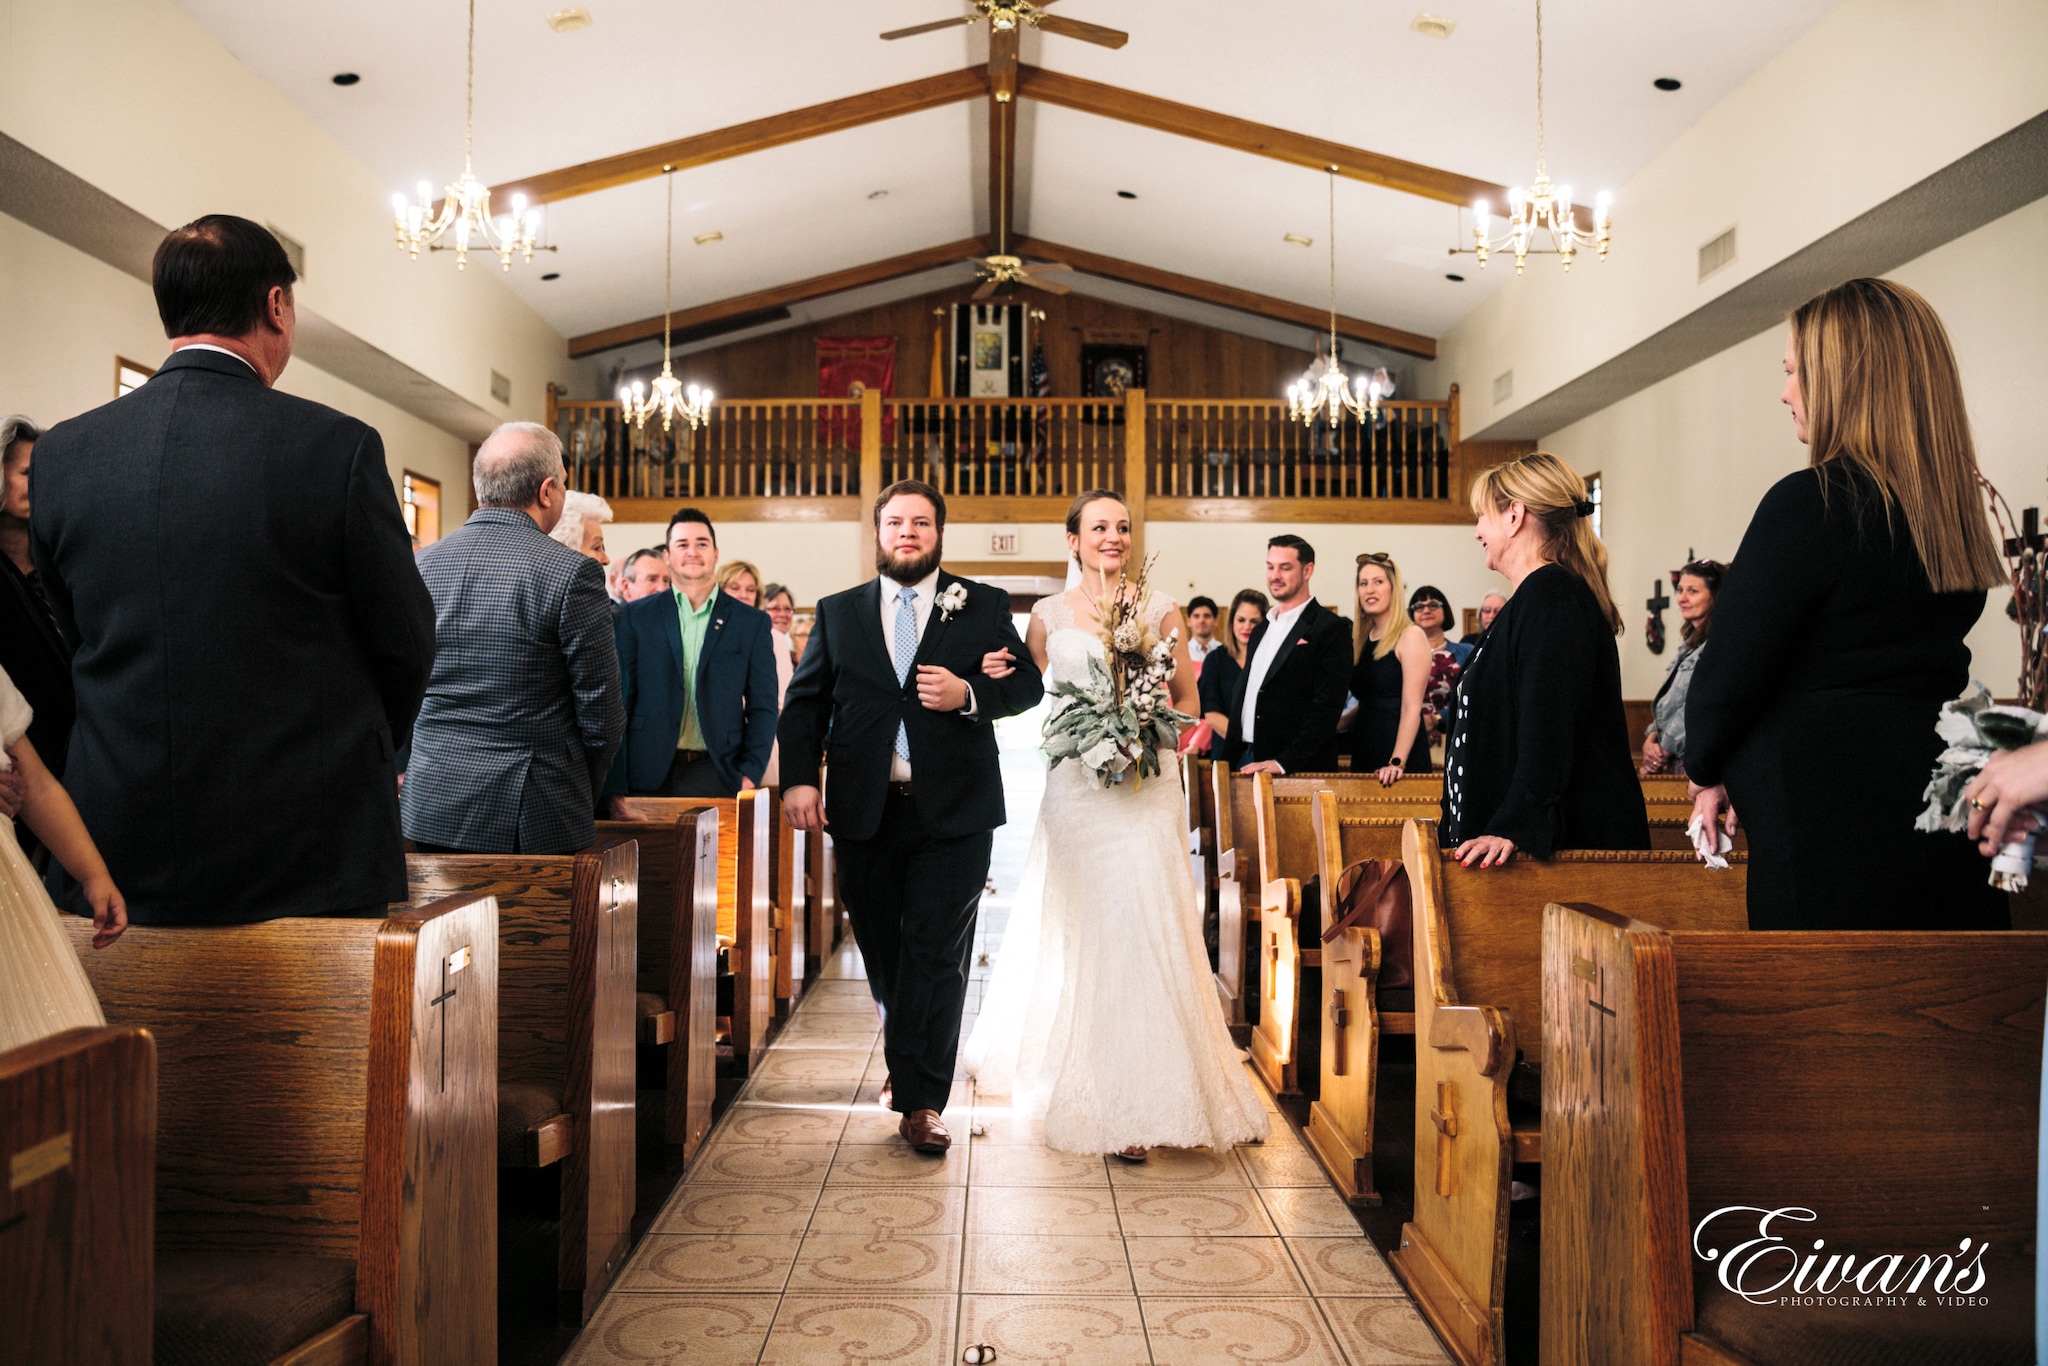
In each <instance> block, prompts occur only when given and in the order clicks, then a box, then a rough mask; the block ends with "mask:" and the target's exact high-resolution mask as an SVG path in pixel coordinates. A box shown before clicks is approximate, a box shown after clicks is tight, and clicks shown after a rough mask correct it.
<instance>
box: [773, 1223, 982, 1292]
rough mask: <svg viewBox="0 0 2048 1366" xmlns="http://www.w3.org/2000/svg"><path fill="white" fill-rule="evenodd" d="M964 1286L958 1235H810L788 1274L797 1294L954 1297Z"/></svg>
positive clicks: (793, 1289) (792, 1289)
mask: <svg viewBox="0 0 2048 1366" xmlns="http://www.w3.org/2000/svg"><path fill="white" fill-rule="evenodd" d="M959 1286H960V1239H959V1237H958V1236H957V1235H941V1236H938V1237H918V1236H915V1235H902V1236H898V1235H891V1236H889V1237H885V1238H877V1237H875V1236H874V1235H872V1234H867V1233H809V1234H806V1235H804V1245H803V1248H802V1250H801V1251H799V1252H798V1253H797V1255H796V1265H795V1266H794V1267H792V1268H791V1269H790V1273H789V1289H790V1293H792V1294H794V1293H796V1292H798V1291H804V1292H809V1293H813V1294H828V1293H832V1292H840V1293H846V1292H853V1293H858V1294H875V1295H901V1294H910V1293H914V1292H919V1291H934V1292H937V1291H945V1292H947V1293H949V1294H950V1293H952V1292H953V1291H955V1290H957V1289H959Z"/></svg>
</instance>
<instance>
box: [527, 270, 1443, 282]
mask: <svg viewBox="0 0 2048 1366" xmlns="http://www.w3.org/2000/svg"><path fill="white" fill-rule="evenodd" d="M540 278H541V279H543V280H545V279H547V278H548V277H547V276H545V275H543V276H541V277H540ZM1444 278H1445V279H1446V280H1449V281H1450V282H1451V283H1452V284H1454V285H1462V284H1464V283H1465V277H1464V276H1462V275H1459V274H1457V273H1455V272H1453V273H1452V274H1449V275H1446V276H1444Z"/></svg>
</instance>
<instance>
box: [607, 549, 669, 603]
mask: <svg viewBox="0 0 2048 1366" xmlns="http://www.w3.org/2000/svg"><path fill="white" fill-rule="evenodd" d="M666 592H668V565H667V564H666V563H665V562H664V561H663V560H662V558H661V551H659V550H636V551H634V552H633V553H632V554H630V555H628V556H627V557H626V562H625V564H623V565H621V566H620V567H619V602H620V603H621V604H624V603H629V602H638V601H640V599H642V598H649V597H653V596H654V595H655V594H656V593H666Z"/></svg>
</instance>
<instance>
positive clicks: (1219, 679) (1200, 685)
mask: <svg viewBox="0 0 2048 1366" xmlns="http://www.w3.org/2000/svg"><path fill="white" fill-rule="evenodd" d="M1265 620H1266V595H1265V594H1264V593H1261V592H1260V591H1259V590H1258V589H1256V588H1241V589H1239V590H1238V593H1237V596H1236V597H1234V598H1232V599H1231V600H1230V624H1229V625H1228V626H1227V627H1226V628H1225V629H1224V633H1223V638H1222V639H1221V640H1219V641H1217V642H1216V648H1215V649H1213V650H1211V651H1210V652H1209V656H1208V659H1207V660H1206V661H1205V662H1204V663H1203V665H1202V672H1201V675H1200V677H1198V678H1197V679H1196V680H1195V691H1196V695H1197V696H1199V697H1200V698H1201V707H1202V719H1203V720H1204V721H1207V722H1208V723H1209V729H1210V730H1211V731H1212V732H1213V733H1214V734H1215V736H1216V738H1217V739H1218V740H1222V739H1225V738H1227V737H1228V736H1229V734H1230V708H1231V706H1232V704H1233V703H1234V702H1235V700H1236V697H1237V683H1238V680H1239V679H1240V678H1242V677H1244V661H1245V659H1246V657H1247V656H1246V653H1245V647H1246V644H1247V643H1248V642H1249V641H1250V640H1251V638H1252V633H1253V632H1254V631H1256V630H1258V629H1259V627H1260V626H1262V625H1263V624H1264V623H1265Z"/></svg>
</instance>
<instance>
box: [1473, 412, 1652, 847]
mask: <svg viewBox="0 0 2048 1366" xmlns="http://www.w3.org/2000/svg"><path fill="white" fill-rule="evenodd" d="M1472 510H1473V511H1474V512H1476V513H1478V514H1479V526H1478V528H1477V530H1476V532H1475V534H1476V536H1477V537H1478V540H1479V543H1480V544H1481V545H1483V546H1485V547H1486V567H1487V568H1488V569H1491V570H1493V571H1494V572H1495V573H1499V574H1505V575H1506V576H1507V577H1508V580H1509V582H1511V583H1512V584H1513V585H1514V595H1513V596H1512V597H1510V598H1509V599H1508V605H1507V606H1505V607H1503V608H1501V610H1500V615H1499V616H1497V617H1495V618H1494V619H1493V626H1492V628H1491V629H1490V630H1489V631H1488V632H1487V633H1486V643H1485V644H1483V645H1481V646H1480V647H1479V653H1478V654H1476V655H1474V656H1473V657H1472V662H1471V664H1470V665H1469V666H1467V667H1466V669H1465V673H1464V676H1463V677H1462V678H1461V679H1459V681H1458V716H1457V719H1456V721H1455V723H1454V726H1453V729H1452V731H1451V743H1450V749H1449V752H1448V753H1447V754H1446V756H1445V759H1444V768H1445V776H1444V825H1443V840H1444V843H1445V844H1446V845H1447V846H1449V847H1451V848H1454V849H1456V850H1457V856H1458V859H1459V860H1460V861H1461V862H1462V863H1464V864H1465V865H1466V866H1467V867H1471V866H1474V865H1477V866H1478V867H1481V868H1492V867H1498V866H1499V865H1501V864H1503V863H1506V862H1507V861H1508V860H1509V859H1510V858H1512V857H1513V856H1514V854H1515V852H1516V851H1517V850H1520V851H1522V852H1524V853H1528V854H1533V855H1534V856H1535V857H1537V858H1548V857H1550V855H1551V854H1553V853H1555V852H1556V851H1557V850H1559V849H1647V848H1649V847H1650V822H1649V817H1648V815H1647V813H1646V812H1645V810H1644V808H1643V789H1642V785H1641V784H1640V783H1639V782H1638V781H1637V779H1636V769H1635V761H1634V758H1633V757H1632V755H1631V754H1630V751H1629V736H1628V721H1627V718H1626V717H1625V716H1624V714H1623V712H1622V706H1621V654H1620V652H1619V651H1618V650H1617V649H1616V648H1615V643H1614V638H1615V637H1616V636H1617V635H1619V634H1620V633H1621V613H1620V612H1619V611H1618V610H1617V609H1616V608H1615V605H1614V596H1613V594H1611V593H1610V592H1608V589H1607V550H1606V548H1605V547H1604V546H1602V545H1601V544H1600V541H1599V538H1598V537H1596V536H1594V535H1593V527H1592V524H1591V523H1590V522H1589V521H1588V520H1587V519H1588V518H1590V517H1591V516H1592V513H1593V504H1592V503H1591V502H1589V501H1588V500H1587V498H1586V481H1585V480H1583V479H1581V478H1580V477H1579V476H1578V475H1577V474H1576V473H1575V472H1574V471H1573V470H1572V467H1571V466H1570V465H1567V464H1565V462H1564V461H1562V460H1560V459H1558V458H1557V457H1556V456H1554V455H1551V454H1550V453H1549V452H1547V451H1537V452H1536V453H1535V454H1533V455H1525V456H1523V457H1522V458H1521V459H1520V460H1511V461H1509V462H1508V463H1507V464H1504V465H1495V466H1494V467H1493V468H1492V469H1489V470H1486V471H1484V472H1483V473H1482V474H1480V476H1479V477H1478V478H1477V479H1476V480H1474V481H1473V484H1472Z"/></svg>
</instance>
